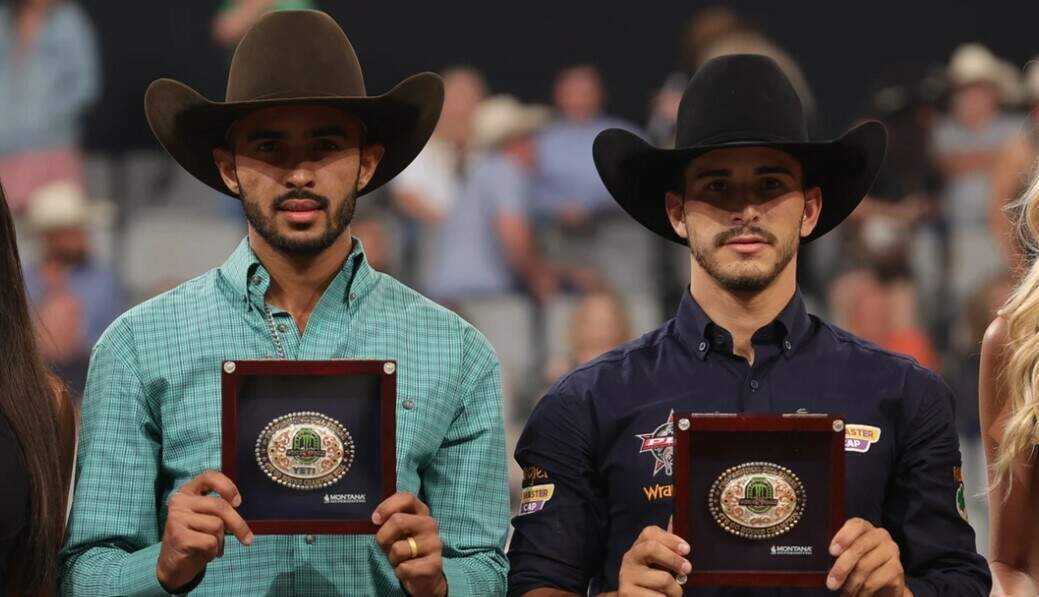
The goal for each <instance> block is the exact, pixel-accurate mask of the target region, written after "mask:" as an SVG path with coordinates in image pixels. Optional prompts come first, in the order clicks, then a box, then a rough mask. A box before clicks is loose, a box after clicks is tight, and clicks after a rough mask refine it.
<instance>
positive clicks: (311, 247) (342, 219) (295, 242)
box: [241, 184, 358, 255]
mask: <svg viewBox="0 0 1039 597" xmlns="http://www.w3.org/2000/svg"><path fill="white" fill-rule="evenodd" d="M357 193H358V189H357V185H356V184H355V185H354V188H353V190H352V191H350V193H349V194H348V195H347V196H346V197H345V198H344V199H343V201H342V202H340V204H339V207H338V208H337V209H336V210H335V212H334V213H332V214H331V219H330V221H329V225H328V227H327V228H326V229H325V231H324V233H323V234H321V235H319V236H316V237H310V238H292V237H289V236H287V235H284V234H282V233H281V232H279V231H278V228H277V225H276V224H275V221H274V218H275V217H276V216H271V217H268V216H267V215H266V214H265V213H264V211H263V208H262V207H261V206H260V205H259V204H258V203H257V202H254V201H251V200H249V198H248V197H247V196H246V194H245V189H242V192H241V200H242V208H243V210H244V211H245V218H246V220H248V221H249V224H250V225H251V226H252V227H253V229H254V230H256V232H257V233H258V234H259V235H260V236H261V237H262V238H263V239H264V240H265V241H267V244H269V245H271V246H272V247H274V248H275V249H277V250H278V251H281V252H283V253H290V254H295V255H316V254H318V253H321V252H322V251H324V250H325V249H327V248H329V247H331V246H332V244H333V243H335V242H336V240H338V239H339V237H340V236H342V234H343V232H344V231H345V230H346V229H347V227H348V226H349V225H350V222H352V221H353V219H354V210H355V209H356V207H357ZM289 199H309V200H313V201H316V202H318V203H319V204H320V206H321V208H322V209H327V207H328V205H329V203H330V202H329V201H328V198H327V197H323V196H321V195H317V194H314V193H311V192H309V191H305V190H302V191H292V192H289V193H286V194H285V195H282V196H281V197H279V198H278V199H277V200H275V202H274V204H273V205H272V209H273V210H274V211H275V213H276V212H277V209H278V205H279V204H280V203H281V202H283V201H287V200H289Z"/></svg>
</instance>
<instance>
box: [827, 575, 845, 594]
mask: <svg viewBox="0 0 1039 597" xmlns="http://www.w3.org/2000/svg"><path fill="white" fill-rule="evenodd" d="M840 586H841V585H840V583H838V582H837V578H836V577H833V576H829V577H827V578H826V588H827V589H830V590H831V591H836V590H837V589H838V588H840Z"/></svg>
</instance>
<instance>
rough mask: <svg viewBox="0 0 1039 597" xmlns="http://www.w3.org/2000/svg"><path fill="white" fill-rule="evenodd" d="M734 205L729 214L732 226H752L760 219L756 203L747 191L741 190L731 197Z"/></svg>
mask: <svg viewBox="0 0 1039 597" xmlns="http://www.w3.org/2000/svg"><path fill="white" fill-rule="evenodd" d="M733 200H734V202H735V203H734V204H733V206H732V211H731V212H729V221H730V222H732V224H733V226H746V225H748V224H753V223H755V222H757V221H758V220H759V219H760V218H761V211H760V210H759V209H758V207H759V206H758V203H757V201H756V200H755V198H754V197H753V195H752V193H751V192H750V190H749V189H743V190H742V192H740V193H737V194H736V195H735V197H733Z"/></svg>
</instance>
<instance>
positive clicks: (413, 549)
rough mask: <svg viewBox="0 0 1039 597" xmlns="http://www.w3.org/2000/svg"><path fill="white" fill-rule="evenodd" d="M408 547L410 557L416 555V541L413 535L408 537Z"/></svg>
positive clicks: (412, 557)
mask: <svg viewBox="0 0 1039 597" xmlns="http://www.w3.org/2000/svg"><path fill="white" fill-rule="evenodd" d="M408 547H409V548H410V549H411V559H413V560H414V559H415V558H417V557H418V543H417V542H416V541H415V538H414V537H408Z"/></svg>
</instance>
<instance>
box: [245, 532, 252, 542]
mask: <svg viewBox="0 0 1039 597" xmlns="http://www.w3.org/2000/svg"><path fill="white" fill-rule="evenodd" d="M245 544H246V545H252V544H253V534H252V532H251V531H250V532H249V534H248V535H246V536H245Z"/></svg>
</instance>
